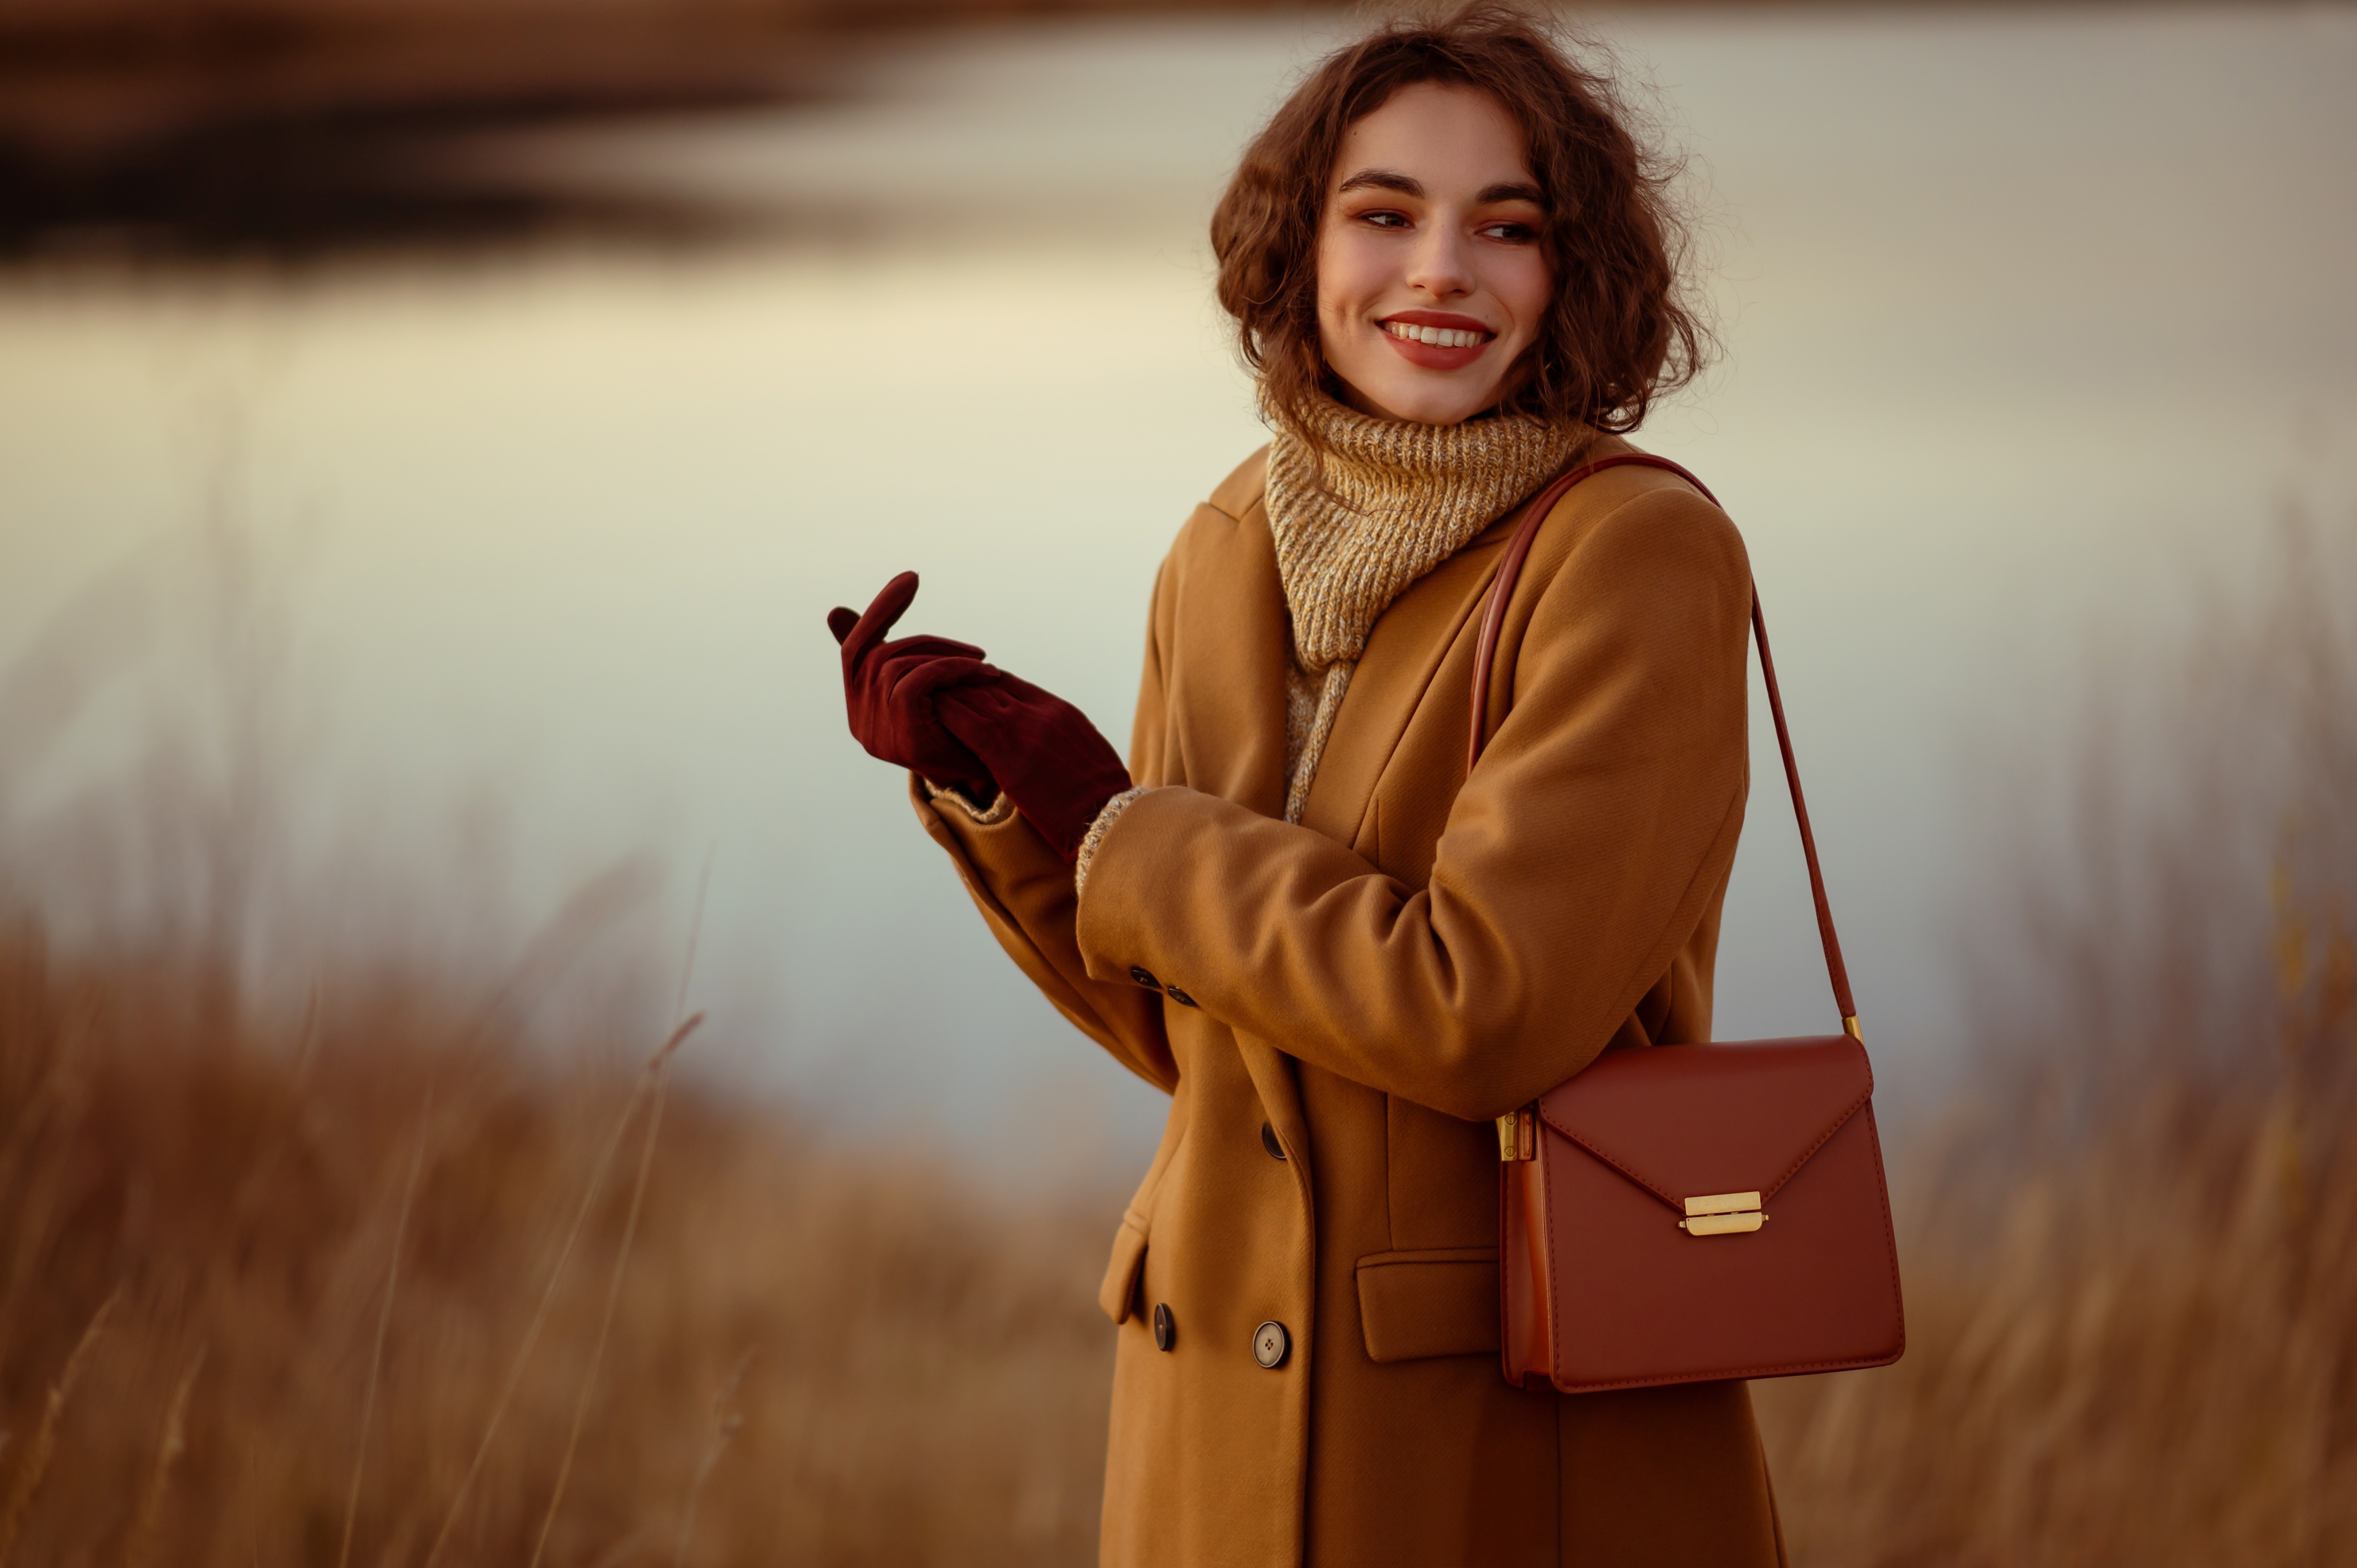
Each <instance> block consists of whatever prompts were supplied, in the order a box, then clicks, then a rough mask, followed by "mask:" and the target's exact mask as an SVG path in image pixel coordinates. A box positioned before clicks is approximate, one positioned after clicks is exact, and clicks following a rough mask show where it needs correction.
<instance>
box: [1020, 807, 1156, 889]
mask: <svg viewBox="0 0 2357 1568" xmlns="http://www.w3.org/2000/svg"><path fill="white" fill-rule="evenodd" d="M1149 788H1150V786H1147V785H1143V784H1141V785H1139V786H1138V787H1137V788H1136V789H1124V790H1123V791H1122V792H1121V793H1120V794H1118V795H1115V796H1114V798H1113V799H1112V800H1107V801H1106V802H1105V803H1104V806H1103V809H1101V810H1100V811H1098V812H1097V815H1096V820H1095V821H1094V822H1091V823H1090V824H1089V831H1088V832H1087V833H1086V834H1085V835H1084V836H1083V837H1082V840H1081V850H1080V853H1079V854H1076V855H1074V856H1073V857H1072V896H1073V897H1080V894H1081V890H1082V888H1084V887H1086V886H1088V884H1089V863H1090V862H1091V861H1092V860H1094V859H1096V857H1097V846H1098V845H1099V844H1101V843H1104V837H1105V834H1107V833H1109V832H1113V824H1114V818H1116V817H1118V816H1120V815H1121V814H1122V813H1123V812H1124V811H1127V810H1129V806H1130V802H1131V801H1133V800H1136V799H1137V798H1138V797H1139V796H1140V795H1143V794H1145V793H1146V789H1149ZM999 799H1000V800H1005V799H1006V797H1005V796H1004V795H1001V796H1000V797H999ZM993 809H994V810H996V808H993Z"/></svg>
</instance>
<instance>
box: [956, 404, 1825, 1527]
mask: <svg viewBox="0 0 2357 1568" xmlns="http://www.w3.org/2000/svg"><path fill="white" fill-rule="evenodd" d="M1626 450H1629V448H1628V446H1626V444H1625V443H1622V442H1620V441H1619V440H1618V439H1617V438H1609V437H1608V438H1605V439H1604V440H1603V441H1602V442H1601V443H1600V444H1599V445H1598V446H1597V447H1595V448H1594V449H1593V450H1592V453H1591V455H1592V456H1603V455H1606V454H1608V453H1611V452H1615V451H1626ZM1265 462H1266V453H1265V450H1264V452H1262V453H1261V454H1258V455H1256V456H1254V458H1252V459H1251V460H1249V461H1247V462H1246V463H1245V464H1244V465H1243V467H1241V468H1239V469H1237V470H1236V472H1235V473H1234V474H1233V475H1232V476H1231V477H1230V478H1228V479H1227V480H1226V482H1224V483H1223V484H1222V485H1221V486H1220V487H1219V489H1217V490H1216V491H1215V492H1214V493H1213V494H1212V496H1211V499H1210V501H1209V502H1208V503H1206V504H1204V505H1202V506H1200V507H1198V508H1197V509H1196V510H1195V512H1194V515H1193V516H1192V517H1190V518H1189V520H1188V521H1187V523H1186V526H1185V527H1184V528H1182V529H1181V530H1180V531H1179V537H1178V540H1177V542H1175V543H1174V544H1173V545H1172V547H1171V550H1170V553H1169V555H1168V558H1167V559H1166V560H1165V561H1164V563H1163V565H1162V567H1161V570H1160V573H1159V575H1158V576H1157V580H1156V583H1155V588H1154V598H1153V610H1152V616H1151V628H1150V631H1149V634H1148V637H1147V639H1146V671H1145V677H1144V680H1143V682H1141V686H1140V691H1139V695H1138V703H1137V717H1136V723H1135V731H1134V735H1133V738H1132V749H1131V753H1130V770H1131V773H1132V774H1133V776H1134V777H1135V779H1136V780H1137V781H1138V782H1139V783H1141V784H1146V785H1152V786H1157V788H1155V789H1151V790H1150V792H1148V793H1146V795H1144V796H1141V797H1139V798H1138V799H1137V800H1135V801H1133V802H1132V803H1131V804H1130V805H1129V806H1128V807H1127V808H1126V810H1125V811H1123V812H1122V814H1121V815H1120V816H1119V817H1118V818H1116V819H1115V820H1114V823H1113V825H1112V827H1111V829H1110V831H1109V832H1107V833H1106V834H1105V835H1104V837H1103V842H1102V843H1101V845H1100V847H1099V848H1098V850H1097V852H1096V854H1095V856H1094V858H1093V859H1092V862H1091V865H1090V868H1089V872H1088V875H1087V878H1086V883H1085V892H1084V893H1083V894H1082V895H1081V896H1079V897H1075V895H1074V892H1073V884H1072V875H1071V869H1070V868H1069V867H1068V866H1067V865H1065V864H1064V863H1063V862H1062V861H1061V860H1060V859H1059V858H1058V857H1057V855H1056V854H1055V853H1054V852H1053V851H1052V850H1050V849H1049V847H1048V845H1047V844H1046V843H1045V842H1044V841H1043V840H1042V839H1040V838H1039V835H1038V834H1037V833H1036V832H1033V831H1032V829H1031V828H1030V826H1029V825H1028V823H1026V822H1024V821H1023V819H1022V818H1021V817H1020V815H1019V814H1018V815H1010V816H1008V817H1007V818H1006V819H1005V820H1003V821H1000V822H996V823H991V824H987V825H985V824H984V823H982V822H977V821H976V820H975V819H974V817H973V816H972V815H970V814H969V813H967V812H966V811H963V810H961V809H960V808H958V807H957V806H956V805H955V804H954V803H953V802H952V801H950V800H938V801H936V800H931V799H929V798H928V796H927V792H926V791H925V790H924V789H922V788H921V786H917V785H915V784H913V781H912V789H913V791H914V798H915V800H916V802H917V808H918V812H919V815H920V817H921V818H922V819H923V821H924V822H925V825H926V827H927V829H928V831H929V832H931V834H932V836H933V837H934V838H935V839H936V840H938V841H939V842H940V843H941V844H942V846H943V847H944V848H945V849H947V850H948V851H949V853H950V854H951V855H952V857H954V859H955V860H956V863H957V866H958V870H959V872H960V874H961V875H963V878H964V881H965V885H966V887H967V889H968V890H969V891H970V892H971V893H972V895H973V897H974V902H975V903H976V904H977V905H979V906H980V908H981V909H982V913H983V916H984V918H985V919H986V920H987V921H988V922H989V924H990V927H991V929H992V930H993V932H994V933H996V936H997V938H998V940H999V941H1000V942H1001V943H1002V944H1004V945H1005V947H1006V950H1007V951H1008V952H1009V953H1010V954H1011V955H1012V956H1013V957H1014V959H1015V961H1016V962H1017V963H1018V964H1020V965H1021V966H1022V968H1023V970H1024V972H1026V973H1027V974H1028V975H1029V976H1030V977H1031V979H1032V980H1033V981H1034V982H1036V983H1038V984H1039V988H1040V989H1041V990H1042V991H1043V992H1045V993H1047V995H1048V997H1049V1000H1050V1001H1051V1002H1053V1003H1054V1004H1056V1006H1057V1007H1058V1008H1059V1009H1060V1011H1061V1012H1062V1013H1063V1014H1064V1015H1065V1016H1066V1017H1068V1018H1070V1019H1071V1021H1072V1022H1073V1023H1074V1024H1075V1025H1077V1026H1079V1027H1080V1028H1081V1029H1082V1032H1084V1033H1085V1034H1087V1035H1089V1036H1091V1037H1092V1038H1093V1039H1095V1040H1096V1041H1097V1043H1098V1044H1100V1045H1102V1046H1103V1047H1104V1048H1105V1049H1106V1050H1108V1051H1111V1052H1112V1053H1113V1054H1114V1057H1115V1058H1117V1059H1118V1060H1119V1061H1121V1063H1122V1064H1123V1065H1124V1066H1125V1067H1127V1068H1129V1069H1131V1070H1132V1071H1134V1072H1135V1073H1137V1074H1138V1075H1139V1076H1141V1077H1143V1078H1145V1079H1147V1080H1148V1081H1150V1082H1152V1083H1154V1084H1156V1085H1157V1086H1158V1087H1159V1088H1161V1089H1163V1090H1167V1091H1168V1093H1169V1094H1170V1096H1171V1104H1170V1118H1169V1122H1168V1127H1167V1129H1166V1131H1165V1132H1164V1133H1163V1136H1162V1141H1161V1145H1160V1147H1159V1149H1158V1150H1157V1153H1156V1155H1155V1156H1154V1162H1153V1165H1152V1166H1151V1168H1150V1169H1148V1171H1147V1172H1146V1178H1145V1180H1144V1182H1143V1183H1142V1184H1141V1185H1140V1186H1139V1187H1138V1189H1137V1194H1136V1197H1135V1198H1134V1199H1133V1200H1132V1202H1131V1204H1130V1206H1129V1208H1128V1211H1127V1213H1126V1214H1125V1217H1124V1219H1123V1220H1122V1223H1121V1228H1120V1230H1119V1232H1118V1234H1117V1236H1116V1237H1115V1240H1114V1250H1113V1257H1112V1262H1111V1264H1110V1266H1109V1267H1108V1269H1107V1270H1106V1273H1105V1278H1104V1285H1103V1291H1102V1293H1101V1294H1100V1297H1099V1299H1100V1301H1101V1302H1102V1304H1103V1307H1104V1310H1105V1312H1106V1313H1107V1314H1108V1315H1109V1316H1111V1317H1112V1318H1113V1319H1114V1322H1115V1323H1116V1324H1118V1325H1119V1330H1118V1335H1117V1339H1118V1347H1117V1349H1116V1352H1115V1371H1114V1408H1113V1420H1112V1433H1111V1438H1110V1444H1109V1450H1108V1457H1107V1466H1106V1477H1105V1498H1104V1516H1103V1546H1102V1557H1103V1562H1104V1563H1108V1564H1115V1565H1119V1568H1180V1565H1187V1568H1193V1565H1210V1564H1218V1565H1222V1568H1226V1565H1235V1568H1288V1565H1292V1564H1314V1565H1316V1568H1368V1565H1371V1564H1391V1563H1398V1564H1411V1565H1414V1568H1448V1565H1453V1564H1460V1563H1462V1564H1475V1563H1478V1564H1480V1568H1510V1565H1520V1564H1532V1563H1565V1564H1571V1563H1577V1564H1581V1565H1583V1568H1678V1565H1692V1568H1749V1565H1751V1564H1768V1563H1781V1561H1782V1560H1783V1553H1782V1546H1781V1538H1780V1535H1779V1532H1778V1528H1777V1522H1776V1513H1775V1504H1774V1500H1773V1498H1772V1496H1771V1494H1770V1487H1769V1479H1768V1474H1767V1468H1766V1466H1765V1464H1764V1462H1763V1460H1762V1457H1761V1454H1760V1442H1759V1436H1758V1433H1757V1431H1756V1429H1755V1427H1754V1425H1753V1423H1752V1416H1751V1406H1750V1401H1749V1393H1748V1391H1747V1390H1746V1387H1745V1385H1743V1384H1741V1383H1706V1384H1692V1385H1687V1386H1684V1387H1677V1388H1665V1389H1648V1390H1641V1391H1627V1392H1616V1393H1604V1394H1584V1395H1578V1396H1572V1397H1565V1396H1561V1395H1557V1394H1556V1393H1555V1392H1554V1391H1551V1390H1547V1389H1544V1388H1536V1389H1533V1390H1531V1391H1521V1390H1517V1389H1514V1388H1512V1387H1511V1386H1509V1385H1508V1383H1507V1382H1506V1380H1505V1379H1504V1377H1503V1375H1502V1373H1501V1370H1500V1366H1499V1359H1498V1342H1499V1301H1498V1232H1499V1219H1498V1203H1499V1178H1498V1152H1497V1137H1496V1133H1495V1130H1494V1127H1493V1125H1492V1119H1493V1118H1495V1117H1497V1116H1499V1115H1501V1114H1502V1113H1503V1112H1508V1111H1511V1110H1512V1109H1514V1108H1515V1107H1518V1106H1521V1105H1523V1104H1526V1103H1528V1102H1529V1101H1532V1100H1534V1099H1535V1098H1536V1097H1537V1096H1538V1095H1539V1094H1540V1093H1542V1092H1543V1091H1544V1090H1547V1089H1549V1088H1552V1087H1553V1086H1554V1085H1555V1084H1557V1083H1559V1082H1561V1081H1562V1080H1563V1079H1566V1078H1568V1077H1570V1076H1571V1075H1572V1074H1573V1073H1576V1072H1577V1071H1578V1070H1579V1069H1581V1068H1582V1067H1584V1066H1586V1065H1587V1063H1588V1062H1589V1061H1590V1060H1592V1059H1593V1058H1595V1057H1596V1055H1597V1054H1598V1052H1599V1051H1601V1050H1603V1049H1605V1048H1606V1047H1608V1046H1609V1047H1638V1048H1641V1047H1645V1046H1647V1045H1649V1044H1652V1043H1653V1042H1657V1041H1690V1040H1701V1039H1706V1038H1707V1037H1708V1036H1709V1031H1710V1004H1711V965H1712V959H1713V956H1714V952H1715V950H1716V947H1717V936H1718V920H1719V908H1720V904H1721V900H1722V899H1723V897H1724V896H1725V893H1726V888H1727V875H1728V872H1729V870H1730V868H1731V867H1732V865H1733V864H1734V860H1735V847H1736V839H1737V836H1738V833H1739V832H1740V830H1741V827H1742V821H1743V807H1744V799H1745V792H1746V789H1747V785H1748V779H1749V770H1748V765H1747V748H1746V735H1747V732H1746V728H1745V719H1744V702H1745V677H1746V659H1747V654H1748V644H1747V642H1746V637H1747V633H1748V628H1749V622H1748V619H1747V618H1748V615H1749V605H1750V594H1751V578H1750V571H1749V565H1748V564H1747V561H1746V558H1745V554H1744V549H1743V543H1742V541H1741V539H1740V538H1739V537H1738V534H1737V533H1736V531H1735V528H1734V526H1733V524H1731V523H1730V522H1729V521H1727V518H1726V517H1725V516H1724V515H1723V514H1722V513H1721V512H1720V511H1719V510H1717V508H1716V507H1714V506H1712V505H1711V504H1710V503H1709V502H1707V501H1706V500H1705V499H1702V498H1701V497H1700V496H1698V495H1697V494H1695V491H1694V490H1693V489H1691V488H1689V487H1688V486H1686V485H1685V484H1684V483H1683V482H1681V481H1680V480H1679V479H1677V478H1675V477H1674V476H1673V475H1671V474H1667V473H1664V472H1663V471H1661V470H1659V469H1652V468H1645V467H1619V468H1613V469H1608V470H1606V471H1605V472H1603V473H1601V474H1598V475H1597V476H1595V477H1593V478H1589V479H1587V480H1586V481H1584V482H1583V483H1581V484H1579V485H1577V486H1576V487H1574V488H1573V489H1572V490H1571V491H1570V493H1569V494H1568V495H1567V496H1566V497H1565V498H1564V499H1562V500H1561V501H1560V502H1559V503H1558V504H1557V506H1556V507H1555V510H1554V512H1553V514H1552V515H1551V516H1550V517H1549V519H1548V520H1547V521H1546V523H1545V525H1544V527H1543V528H1542V529H1541V531H1540V532H1539V535H1538V540H1537V543H1536V546H1535V548H1534V550H1533V552H1532V554H1531V557H1530V560H1529V562H1528V564H1526V566H1525V567H1524V570H1523V576H1522V579H1521V581H1520V583H1519V584H1518V585H1517V587H1516V589H1515V593H1514V596H1513V601H1512V607H1511V608H1510V612H1509V614H1508V616H1507V618H1506V621H1505V626H1504V630H1503V636H1502V637H1501V640H1500V644H1499V649H1498V652H1497V656H1496V663H1495V665H1494V674H1493V680H1492V685H1491V692H1492V696H1491V714H1490V722H1491V740H1490V743H1489V747H1488V749H1487V750H1486V751H1485V752H1484V753H1483V755H1482V757H1481V760H1480V765H1479V766H1478V767H1476V768H1474V769H1473V771H1472V774H1471V776H1470V777H1468V776H1467V774H1466V768H1465V749H1466V730H1467V725H1468V719H1469V713H1468V709H1469V701H1470V698H1469V684H1470V677H1471V674H1472V661H1473V654H1474V644H1475V639H1476V637H1477V634H1478V632H1479V628H1480V613H1481V610H1482V607H1483V602H1484V599H1485V597H1486V596H1487V594H1488V591H1489V588H1490V585H1491V580H1492V578H1493V576H1494V575H1495V572H1496V570H1497V566H1498V563H1499V560H1500V558H1501V556H1502V554H1503V553H1504V549H1505V543H1506V540H1507V537H1508V535H1509V533H1510V532H1512V524H1513V522H1514V521H1516V515H1509V516H1508V517H1507V518H1505V519H1502V520H1501V521H1499V522H1497V523H1495V524H1493V525H1492V526H1491V528H1490V529H1489V530H1488V531H1487V532H1484V533H1482V534H1480V536H1479V537H1477V538H1476V539H1475V540H1474V541H1473V542H1471V543H1470V544H1469V545H1467V546H1466V548H1465V549H1463V550H1462V551H1460V552H1459V553H1458V554H1456V555H1455V556H1453V557H1451V558H1450V559H1449V560H1448V561H1446V562H1444V563H1442V564H1440V565H1439V566H1437V567H1436V568H1435V569H1434V570H1433V571H1432V572H1431V573H1429V574H1428V575H1426V576H1425V577H1423V578H1421V579H1419V580H1418V581H1417V582H1415V584H1413V585H1411V586H1409V587H1408V588H1407V589H1406V590H1405V591H1404V592H1403V593H1402V594H1401V595H1400V596H1399V597H1398V598H1397V599H1396V600H1395V601H1394V603H1393V604H1392V605H1391V607H1389V609H1387V610H1386V611H1385V612H1384V614H1383V617H1382V618H1381V619H1380V620H1378V621H1377V622H1376V623H1375V626H1374V628H1373V632H1372V636H1371V637H1370V639H1369V640H1368V642H1367V646H1366V650H1365V654H1364V656H1363V657H1362V658H1361V660H1360V662H1359V665H1358V669H1357V671H1356V673H1355V674H1354V676H1353V677H1352V679H1351V685H1350V690H1349V692H1348V694H1347V696H1346V697H1345V699H1344V702H1343V703H1342V706H1341V709H1340V714H1339V715H1338V717H1337V719H1336V721H1335V724H1334V726H1333V730H1332V733H1331V736H1330V737H1329V741H1328V744H1327V747H1326V752H1325V756H1324V758H1323V760H1322V762H1321V764H1320V766H1319V768H1318V774H1317V779H1316V783H1315V786H1314V788H1313V789H1312V791H1311V793H1310V795H1309V797H1308V807H1307V809H1306V811H1305V813H1304V816H1303V820H1302V822H1301V823H1300V824H1299V825H1298V826H1295V825H1290V824H1288V823H1286V822H1284V821H1283V820H1282V818H1283V812H1284V801H1285V794H1286V779H1285V704H1286V666H1287V662H1288V660H1289V653H1288V648H1289V636H1290V633H1289V628H1288V622H1287V617H1286V602H1285V596H1284V592H1283V590H1282V588H1281V587H1280V585H1279V583H1278V579H1277V571H1276V561H1275V553H1274V548H1273V546H1272V543H1271V540H1270V533H1269V525H1268V521H1267V517H1266V515H1265V510H1264V507H1263V501H1262V488H1263V477H1264V473H1265ZM1157 1307H1159V1308H1161V1309H1162V1314H1163V1316H1164V1317H1165V1318H1166V1320H1167V1322H1168V1328H1169V1336H1168V1341H1169V1342H1168V1348H1167V1349H1165V1348H1159V1347H1158V1343H1157V1332H1156V1326H1155V1322H1156V1317H1157ZM1268 1325H1275V1330H1274V1331H1272V1330H1271V1329H1270V1328H1269V1327H1267V1326H1268ZM1271 1359H1275V1362H1276V1364H1275V1365H1274V1366H1269V1365H1264V1364H1263V1363H1264V1362H1265V1361H1267V1360H1271Z"/></svg>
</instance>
